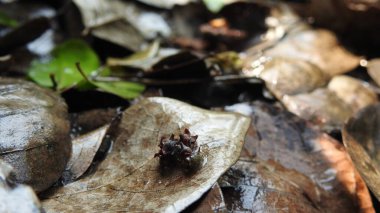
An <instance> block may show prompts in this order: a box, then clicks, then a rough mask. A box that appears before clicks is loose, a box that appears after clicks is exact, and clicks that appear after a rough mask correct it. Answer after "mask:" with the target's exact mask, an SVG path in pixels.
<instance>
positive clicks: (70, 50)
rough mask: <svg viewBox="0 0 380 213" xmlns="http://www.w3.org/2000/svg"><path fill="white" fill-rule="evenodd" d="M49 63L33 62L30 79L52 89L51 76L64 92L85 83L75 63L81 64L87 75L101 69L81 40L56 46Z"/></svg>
mask: <svg viewBox="0 0 380 213" xmlns="http://www.w3.org/2000/svg"><path fill="white" fill-rule="evenodd" d="M51 55H52V58H51V60H50V61H48V62H42V61H33V63H32V65H31V67H30V69H29V73H28V75H29V77H30V78H31V79H32V80H33V81H35V82H36V83H37V84H39V85H41V86H44V87H52V86H53V82H52V80H51V75H53V76H54V78H55V80H56V81H57V87H58V89H59V90H64V89H67V88H70V87H73V86H76V85H77V84H78V83H80V82H81V81H83V77H82V75H81V74H80V73H79V72H78V70H77V68H76V65H75V63H77V62H80V64H81V66H82V68H83V70H84V71H85V74H87V75H90V74H91V73H92V72H93V71H94V70H96V69H98V68H99V65H100V61H99V58H98V56H97V55H96V53H95V52H94V51H93V50H92V49H91V47H90V46H89V45H88V44H87V43H85V42H84V41H81V40H69V41H66V42H64V43H62V44H60V45H58V46H56V47H55V48H54V49H53V51H52V52H51Z"/></svg>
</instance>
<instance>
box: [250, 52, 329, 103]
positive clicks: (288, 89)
mask: <svg viewBox="0 0 380 213" xmlns="http://www.w3.org/2000/svg"><path fill="white" fill-rule="evenodd" d="M254 76H256V77H258V78H260V79H262V80H264V81H265V84H266V86H267V88H268V89H269V90H270V91H271V92H272V93H273V94H274V95H275V96H276V97H277V98H278V99H280V100H281V99H282V98H283V96H284V95H296V94H300V93H307V92H311V91H313V90H314V89H316V88H319V87H322V86H324V85H325V84H326V83H327V82H328V76H327V75H326V74H325V73H324V72H323V71H322V70H321V69H320V68H318V66H315V65H314V64H312V63H310V62H308V61H302V60H298V59H296V60H295V59H292V58H281V57H276V58H273V59H270V60H269V61H268V62H266V63H265V64H264V65H263V69H260V70H257V72H255V74H254Z"/></svg>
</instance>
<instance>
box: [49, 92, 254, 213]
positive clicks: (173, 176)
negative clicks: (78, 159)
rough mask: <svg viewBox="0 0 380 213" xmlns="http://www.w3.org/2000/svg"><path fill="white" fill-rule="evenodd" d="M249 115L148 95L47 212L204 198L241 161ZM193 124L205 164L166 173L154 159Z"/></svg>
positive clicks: (172, 206) (163, 207) (152, 208)
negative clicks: (103, 153) (92, 166)
mask: <svg viewBox="0 0 380 213" xmlns="http://www.w3.org/2000/svg"><path fill="white" fill-rule="evenodd" d="M249 121H250V119H249V118H247V117H245V116H241V115H238V114H233V113H220V112H211V111H207V110H203V109H200V108H197V107H193V106H190V105H188V104H185V103H183V102H180V101H176V100H173V99H169V98H149V99H146V100H143V101H141V102H139V103H137V104H136V105H134V106H132V107H130V108H129V109H127V110H126V111H125V112H124V113H123V119H122V121H121V124H120V130H121V132H120V135H119V136H118V137H117V139H116V141H115V143H114V145H113V147H112V151H111V152H110V153H109V155H108V156H107V158H106V159H105V160H104V161H103V162H102V163H101V164H100V165H99V166H98V168H97V171H96V172H95V173H94V174H93V175H90V176H88V177H86V178H84V179H81V180H78V181H76V182H74V183H71V184H68V185H66V186H65V187H62V188H58V189H56V191H55V192H54V194H52V195H51V196H50V197H49V198H47V199H45V200H44V201H43V207H44V208H45V209H46V210H47V211H48V212H71V211H91V210H94V209H96V210H97V211H101V212H103V211H128V212H131V211H143V212H147V211H148V212H178V211H181V210H183V209H184V208H185V207H187V206H188V205H190V204H191V203H193V202H194V201H196V200H197V199H199V198H200V197H201V196H202V194H203V193H205V192H206V191H207V190H208V189H209V188H210V187H211V186H212V185H213V184H214V183H215V182H216V181H217V179H218V178H219V176H220V175H222V174H223V173H224V172H225V171H226V170H227V169H228V168H229V167H230V166H231V165H232V164H233V163H235V162H236V160H237V159H238V156H239V153H240V151H241V147H242V144H243V140H244V136H245V133H246V131H247V129H248V126H249ZM184 128H188V129H189V130H190V131H191V133H192V134H196V135H198V144H199V145H200V147H201V155H202V156H203V157H204V159H205V161H204V163H205V164H204V165H203V166H202V167H201V168H200V169H199V170H197V171H195V173H194V174H188V173H185V172H184V171H183V170H182V169H180V168H174V167H173V168H172V170H171V171H166V172H165V173H162V171H161V170H160V168H159V160H158V159H157V158H154V157H153V156H154V154H155V153H157V152H158V147H157V145H158V143H159V141H160V138H161V137H162V136H166V137H168V136H170V134H172V133H178V132H180V131H181V132H182V131H183V130H184Z"/></svg>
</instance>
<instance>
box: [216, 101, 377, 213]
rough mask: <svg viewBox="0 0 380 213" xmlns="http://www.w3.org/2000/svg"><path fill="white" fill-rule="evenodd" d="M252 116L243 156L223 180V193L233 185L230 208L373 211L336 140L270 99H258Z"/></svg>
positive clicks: (254, 104)
mask: <svg viewBox="0 0 380 213" xmlns="http://www.w3.org/2000/svg"><path fill="white" fill-rule="evenodd" d="M251 116H252V123H251V126H250V128H249V130H248V133H247V137H246V139H245V144H244V148H243V151H242V153H241V156H240V159H239V161H238V163H237V164H236V165H235V166H233V167H232V170H230V171H229V172H228V173H227V174H226V176H225V177H224V178H222V180H223V179H227V182H226V183H227V184H226V183H224V184H223V181H222V182H221V187H222V190H223V192H225V191H226V190H230V189H231V187H232V190H233V191H232V192H231V193H229V194H231V195H233V196H234V198H233V199H231V200H228V199H227V198H228V197H229V196H228V195H226V194H225V193H224V194H225V198H226V204H227V206H228V208H229V210H230V211H234V210H249V211H253V210H255V211H259V210H261V211H269V212H276V211H277V212H281V211H283V210H286V209H288V211H290V212H292V210H291V209H293V208H294V211H295V210H296V209H297V210H298V209H303V210H305V212H358V211H361V212H374V210H373V207H372V202H371V198H370V195H369V193H368V190H367V188H366V186H365V184H364V182H363V180H362V179H361V177H360V175H359V173H358V172H357V171H356V170H355V167H354V166H353V164H352V162H351V160H350V158H349V156H348V154H347V153H346V151H345V149H344V147H343V146H342V145H340V144H339V143H338V142H337V141H335V140H334V139H332V138H330V137H329V136H328V135H326V134H324V133H321V132H318V131H316V130H314V129H313V128H312V127H310V126H309V125H308V123H306V122H305V121H304V120H302V119H300V118H298V117H297V116H294V115H293V114H291V113H289V112H287V111H285V110H283V109H280V108H278V107H274V106H271V105H269V104H264V103H261V102H255V103H253V104H252V115H251ZM228 183H231V184H232V185H231V186H229V185H228ZM234 193H235V194H234ZM239 193H240V194H239ZM239 195H240V196H239ZM294 198H295V199H294ZM236 199H238V200H237V201H236ZM239 201H240V202H239ZM256 203H257V205H254V204H256ZM235 204H236V205H235ZM237 204H239V205H237ZM242 208H243V209H242ZM302 212H303V211H302Z"/></svg>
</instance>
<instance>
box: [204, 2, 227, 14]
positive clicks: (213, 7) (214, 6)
mask: <svg viewBox="0 0 380 213" xmlns="http://www.w3.org/2000/svg"><path fill="white" fill-rule="evenodd" d="M203 3H204V4H205V5H206V7H207V9H208V10H210V11H211V12H213V13H217V12H219V11H220V10H221V9H222V8H223V7H224V5H225V4H226V0H203Z"/></svg>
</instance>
